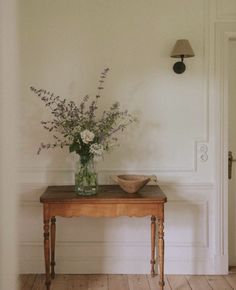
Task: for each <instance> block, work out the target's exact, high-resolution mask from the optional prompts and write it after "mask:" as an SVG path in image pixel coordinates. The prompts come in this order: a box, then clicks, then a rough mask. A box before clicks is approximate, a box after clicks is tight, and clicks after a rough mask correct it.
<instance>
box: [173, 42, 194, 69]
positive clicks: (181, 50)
mask: <svg viewBox="0 0 236 290" xmlns="http://www.w3.org/2000/svg"><path fill="white" fill-rule="evenodd" d="M193 56H194V52H193V49H192V47H191V45H190V43H189V41H188V40H187V39H179V40H177V41H176V44H175V46H174V48H173V51H172V53H171V57H175V58H181V61H178V62H176V63H175V64H174V66H173V70H174V72H175V73H177V74H182V73H183V72H184V71H185V69H186V66H185V64H184V58H185V57H193Z"/></svg>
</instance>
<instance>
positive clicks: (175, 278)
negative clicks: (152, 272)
mask: <svg viewBox="0 0 236 290" xmlns="http://www.w3.org/2000/svg"><path fill="white" fill-rule="evenodd" d="M167 280H168V281H169V284H170V287H171V289H172V290H177V289H178V290H191V287H190V285H189V283H188V280H187V279H186V278H185V276H180V275H167Z"/></svg>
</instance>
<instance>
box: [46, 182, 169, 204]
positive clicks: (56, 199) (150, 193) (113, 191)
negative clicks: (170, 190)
mask: <svg viewBox="0 0 236 290" xmlns="http://www.w3.org/2000/svg"><path fill="white" fill-rule="evenodd" d="M166 201H167V198H166V196H165V194H164V193H163V192H162V190H161V188H160V187H159V186H158V185H147V186H145V187H143V188H142V189H141V190H140V191H139V192H137V193H132V194H131V193H126V192H124V191H123V190H122V189H121V188H120V186H119V185H99V188H98V193H97V194H96V195H91V196H82V195H77V194H76V192H75V190H74V186H73V185H63V186H48V187H47V189H46V191H45V192H44V193H43V194H42V195H41V197H40V202H42V203H152V202H155V203H164V202H166Z"/></svg>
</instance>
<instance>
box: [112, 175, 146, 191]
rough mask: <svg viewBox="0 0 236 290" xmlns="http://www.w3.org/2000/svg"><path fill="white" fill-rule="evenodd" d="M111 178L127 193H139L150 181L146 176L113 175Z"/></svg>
mask: <svg viewBox="0 0 236 290" xmlns="http://www.w3.org/2000/svg"><path fill="white" fill-rule="evenodd" d="M111 178H112V179H113V180H114V181H115V182H116V183H118V184H119V186H120V187H121V188H122V189H123V190H124V191H125V192H127V193H135V192H138V191H139V190H140V189H141V188H142V187H144V186H145V185H146V184H147V183H148V182H149V181H150V177H149V176H145V175H130V174H128V175H113V176H111Z"/></svg>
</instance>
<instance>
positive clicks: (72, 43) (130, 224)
mask: <svg viewBox="0 0 236 290" xmlns="http://www.w3.org/2000/svg"><path fill="white" fill-rule="evenodd" d="M223 4H224V5H223ZM19 8H20V11H19V14H20V23H19V27H20V34H19V36H20V42H21V50H20V59H21V80H20V84H21V104H22V105H21V119H20V128H21V134H22V138H21V146H20V150H21V163H20V169H19V170H20V178H21V185H20V188H21V210H20V216H19V220H20V223H19V228H20V231H19V232H20V270H21V272H24V273H29V272H42V271H43V270H44V269H43V240H42V207H41V205H40V204H39V202H38V199H39V196H40V194H41V193H42V192H43V190H44V189H45V188H46V186H47V185H48V184H68V183H72V182H73V158H72V156H70V155H69V154H68V152H67V151H66V150H65V151H61V150H55V151H44V152H42V154H41V155H39V156H38V155H36V151H37V148H38V144H39V143H40V142H41V141H44V140H45V141H47V140H48V138H49V136H48V134H47V132H45V131H44V130H43V129H42V128H41V126H40V121H41V120H44V119H47V118H48V113H47V112H46V110H45V108H44V106H43V104H42V103H41V102H40V100H38V99H37V98H36V97H35V96H33V95H32V94H31V92H30V90H29V87H30V86H31V85H34V86H36V87H39V88H46V89H49V90H52V91H54V92H56V93H57V94H60V95H63V96H67V97H68V98H70V99H73V100H76V101H79V98H80V97H81V96H83V95H85V94H87V93H89V94H91V95H94V94H95V92H96V86H97V79H98V76H99V73H100V72H101V71H102V70H103V68H105V67H110V68H111V72H110V74H109V77H108V78H107V80H106V84H105V90H104V93H103V97H102V99H101V106H102V107H107V106H109V104H111V103H112V102H113V101H115V100H118V101H120V102H121V103H122V104H123V105H124V107H127V108H128V109H129V110H131V111H134V112H136V113H137V114H138V116H139V120H140V122H139V124H138V125H137V126H136V127H134V128H132V130H130V131H129V133H128V134H124V136H123V137H121V139H120V140H121V142H120V144H121V146H120V147H119V148H117V149H115V150H114V151H113V152H112V153H111V154H109V155H106V156H105V160H104V161H103V162H101V164H100V176H99V177H100V181H101V182H103V183H110V182H111V181H110V179H109V175H111V174H114V173H116V172H137V173H139V172H142V173H144V174H156V175H157V177H158V180H159V182H160V184H161V186H162V188H163V190H164V191H165V193H166V195H167V197H168V204H167V206H166V227H165V229H166V231H165V232H166V273H203V272H205V273H206V272H207V273H217V272H219V271H221V272H222V271H223V270H222V269H224V268H222V269H220V270H219V269H218V268H216V267H215V266H214V265H215V259H216V258H215V256H216V253H215V244H216V243H217V241H216V234H215V233H216V231H217V229H215V227H214V218H215V215H217V212H216V211H215V207H214V143H213V141H214V120H213V114H212V110H213V108H214V96H213V93H212V90H211V77H212V75H213V73H214V72H213V61H212V59H213V57H214V23H216V22H220V21H222V20H224V19H226V20H227V19H228V18H229V19H230V21H232V20H234V21H236V4H235V2H234V1H232V0H231V1H229V0H228V1H220V0H218V1H213V0H212V1H206V0H200V1H194V0H179V1H173V0H167V1H161V0H149V1H145V0H138V1H137V0H128V1H127V0H121V1H115V0H112V1H108V0H98V1H92V0H89V1H85V0H84V1H82V0H80V1H78V0H71V1H70V2H68V1H62V0H58V1H48V0H47V1H46V0H42V1H30V0H22V1H20V7H19ZM227 9H228V10H227ZM232 11H234V14H233V13H232ZM179 38H187V39H189V40H190V42H191V44H192V47H193V49H194V52H195V54H196V56H195V57H194V58H191V59H187V60H186V66H187V70H186V72H185V73H184V74H183V75H176V74H175V73H174V72H173V70H172V65H173V63H174V61H175V60H174V59H171V58H170V53H171V50H172V48H173V46H174V44H175V41H176V40H177V39H179ZM149 236H150V234H149V218H143V219H136V218H132V219H130V218H126V217H122V218H119V219H89V218H80V219H71V220H64V219H58V236H57V241H58V244H57V255H58V256H57V268H56V270H57V272H61V273H76V272H79V273H81V272H83V273H84V272H86V273H94V272H99V273H101V272H106V273H147V272H149V240H150V237H149ZM219 259H221V258H219Z"/></svg>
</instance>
